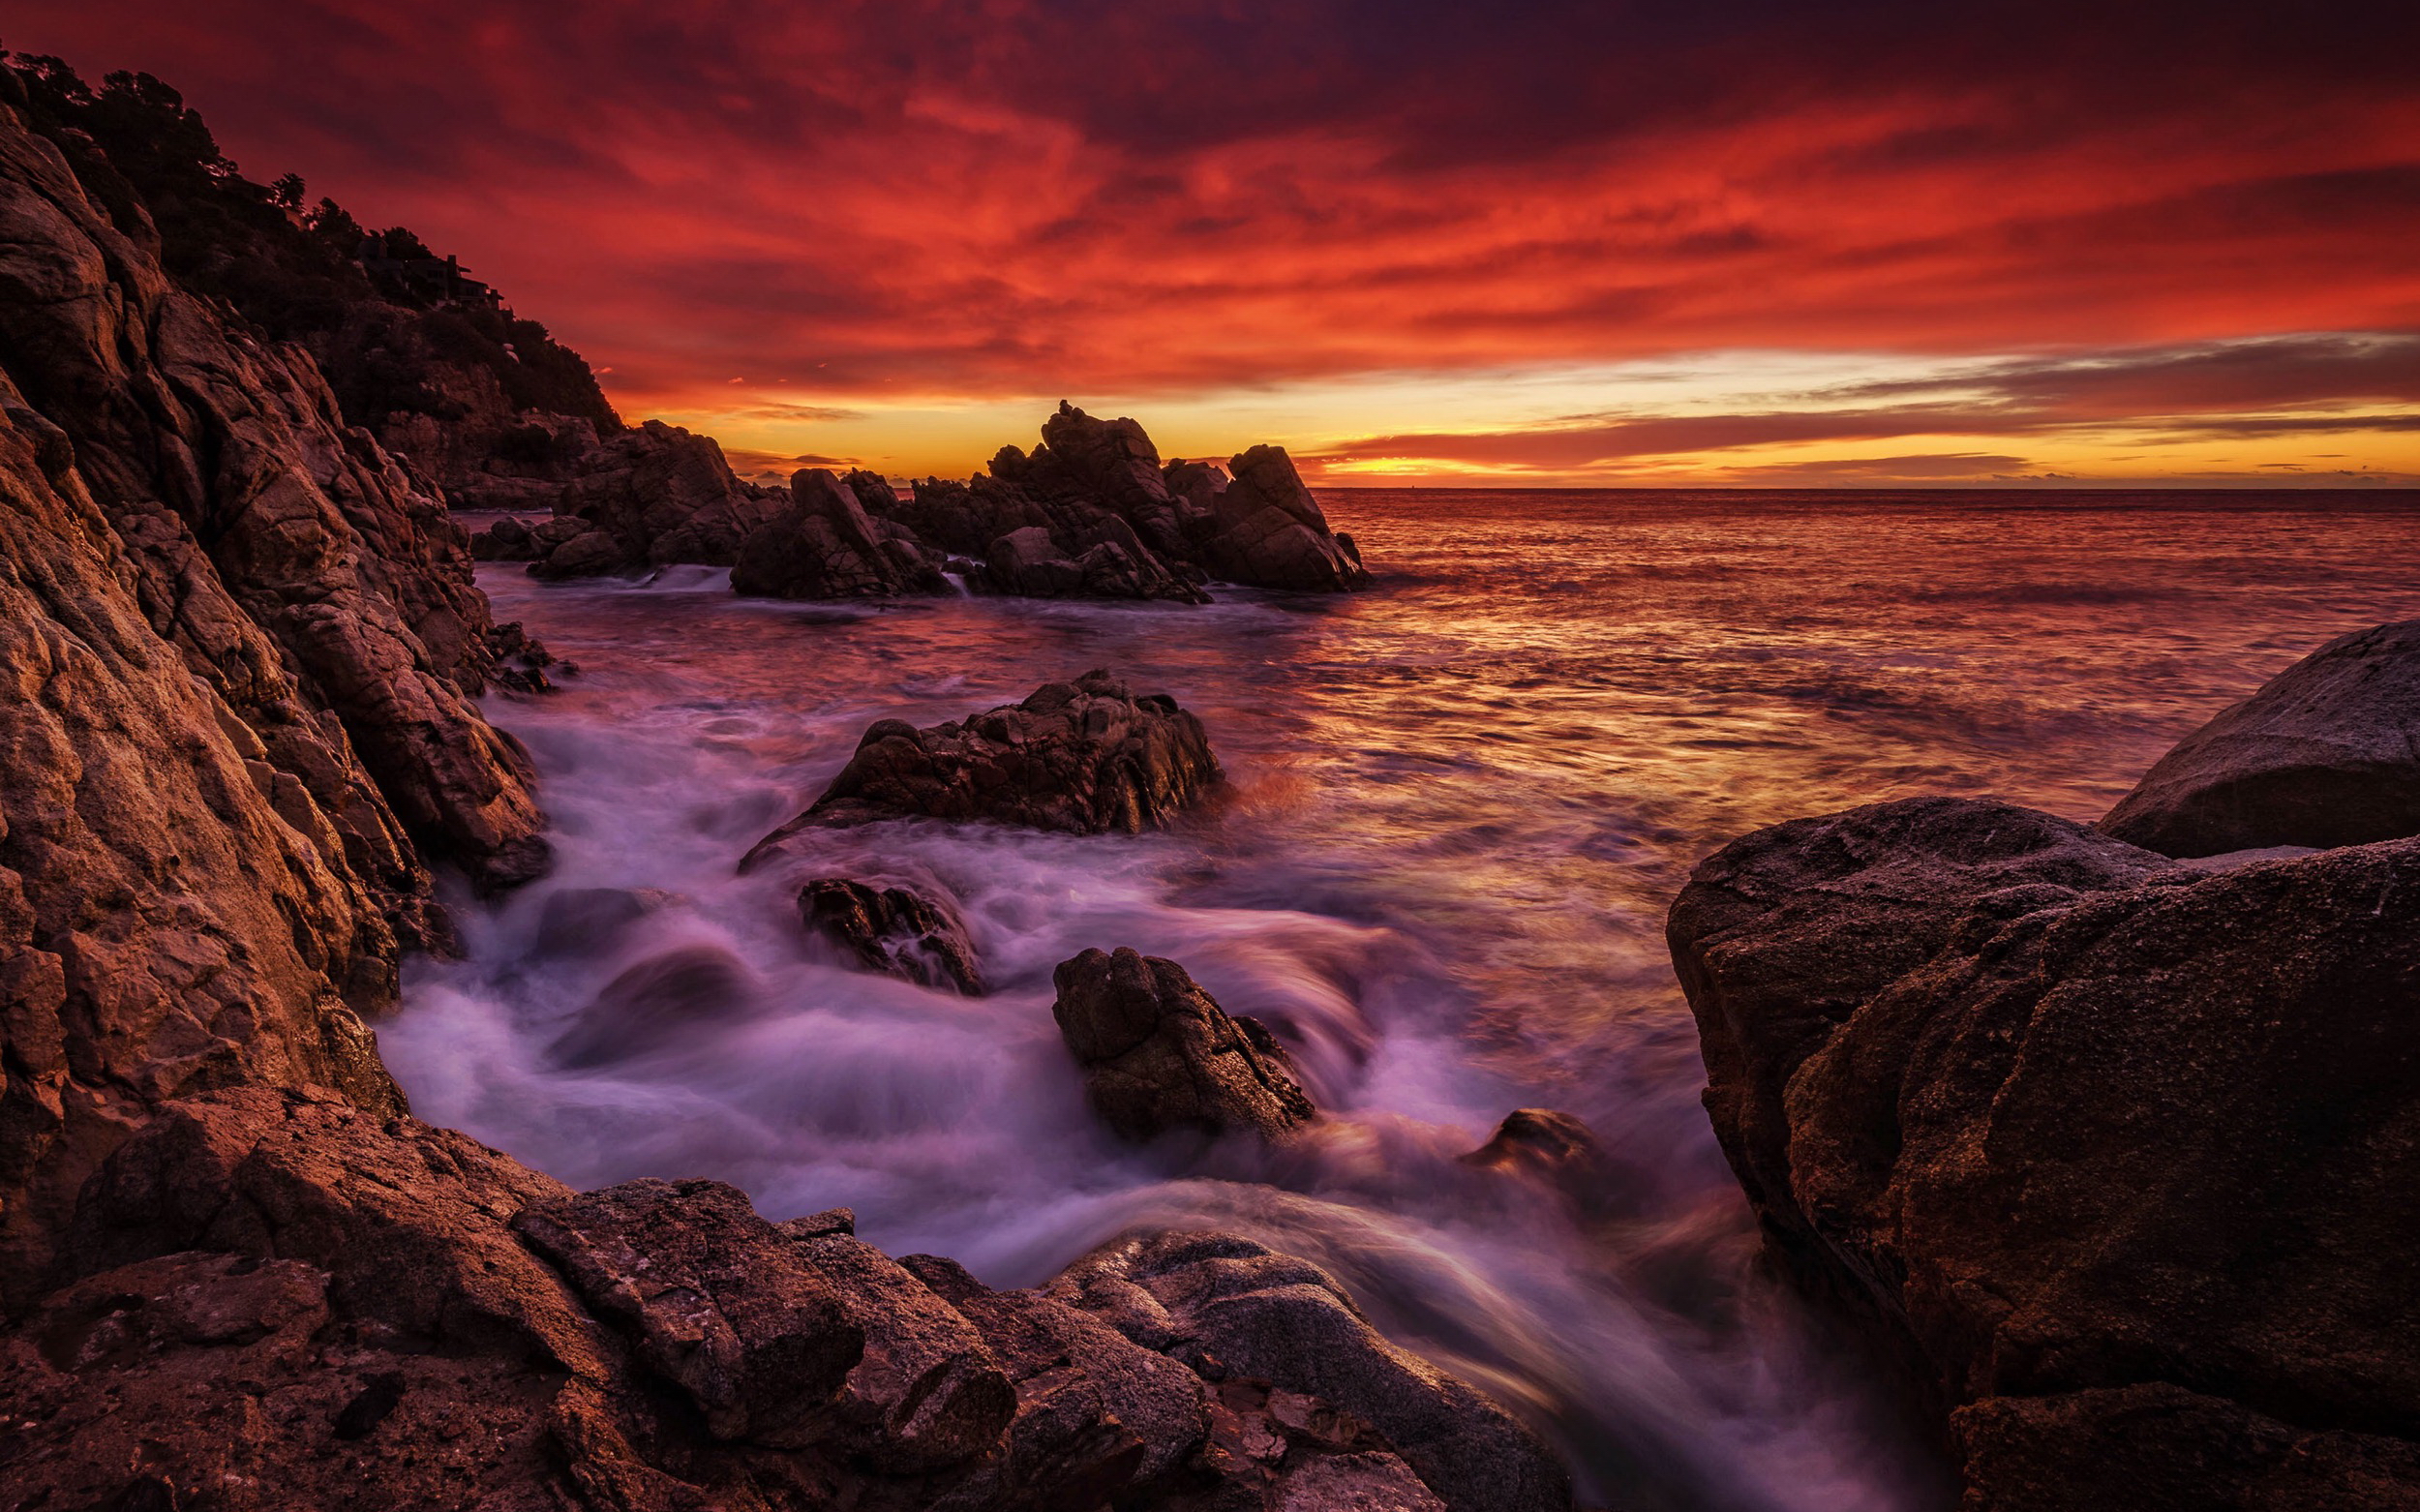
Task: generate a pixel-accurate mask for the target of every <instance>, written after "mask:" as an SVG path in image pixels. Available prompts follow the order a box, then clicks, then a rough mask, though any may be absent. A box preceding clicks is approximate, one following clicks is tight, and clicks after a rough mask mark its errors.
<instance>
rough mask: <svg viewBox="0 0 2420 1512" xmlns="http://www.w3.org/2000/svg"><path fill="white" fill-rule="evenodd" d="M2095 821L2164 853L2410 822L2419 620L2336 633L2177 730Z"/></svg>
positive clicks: (2414, 817)
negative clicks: (2182, 733)
mask: <svg viewBox="0 0 2420 1512" xmlns="http://www.w3.org/2000/svg"><path fill="white" fill-rule="evenodd" d="M2101 828H2102V830H2103V831H2105V832H2108V833H2110V834H2113V835H2116V836H2117V837H2118V838H2119V839H2121V840H2125V841H2128V842H2129V843H2131V844H2134V845H2140V846H2142V847H2144V848H2146V849H2148V850H2154V851H2159V852H2161V853H2162V854H2163V855H2167V856H2216V855H2221V854H2223V853H2225V852H2229V851H2248V850H2260V849H2266V848H2268V847H2270V846H2278V845H2307V846H2320V847H2324V846H2331V845H2364V844H2368V843H2369V842H2371V841H2373V840H2392V839H2400V838H2402V837H2403V836H2405V835H2411V834H2420V620H2405V621H2403V622H2402V623H2400V624H2382V625H2378V626H2376V627H2375V628H2374V629H2368V630H2357V631H2355V632H2353V633H2352V634H2350V635H2344V636H2339V637H2338V638H2337V639H2335V640H2333V641H2330V642H2328V643H2327V644H2326V645H2325V646H2322V647H2320V648H2319V649H2318V650H2315V651H2313V652H2312V653H2311V654H2310V655H2308V656H2305V657H2304V658H2303V659H2302V660H2300V661H2298V662H2296V663H2294V664H2293V665H2292V666H2290V667H2288V668H2286V669H2285V670H2284V672H2281V673H2279V674H2278V675H2277V676H2276V677H2274V678H2272V679H2270V680H2268V682H2267V683H2265V684H2263V685H2262V687H2261V688H2260V690H2259V691H2258V692H2256V693H2254V695H2253V696H2252V697H2250V698H2248V699H2246V700H2244V701H2243V702H2242V703H2240V704H2237V705H2235V706H2234V707H2232V708H2230V709H2227V710H2225V711H2223V712H2221V713H2220V714H2219V715H2218V717H2217V718H2215V719H2212V720H2211V721H2210V722H2209V723H2208V724H2206V725H2203V726H2202V727H2201V728H2200V729H2198V730H2196V731H2194V732H2193V734H2191V735H2189V736H2187V737H2186V738H2185V739H2184V740H2183V741H2180V742H2178V744H2177V746H2176V748H2175V749H2174V750H2171V751H2169V752H2168V753H2167V754H2166V755H2165V756H2163V757H2162V758H2161V759H2160V761H2159V763H2158V765H2156V766H2154V767H2153V768H2152V769H2151V771H2148V772H2146V773H2145V774H2144V776H2143V779H2142V781H2140V782H2139V783H2136V784H2135V786H2134V790H2133V792H2132V793H2129V794H2127V795H2126V797H2125V798H2123V799H2121V800H2120V801H2118V805H2117V806H2116V807H2115V808H2112V809H2110V810H2109V813H2108V816H2107V817H2106V818H2104V819H2102V821H2101Z"/></svg>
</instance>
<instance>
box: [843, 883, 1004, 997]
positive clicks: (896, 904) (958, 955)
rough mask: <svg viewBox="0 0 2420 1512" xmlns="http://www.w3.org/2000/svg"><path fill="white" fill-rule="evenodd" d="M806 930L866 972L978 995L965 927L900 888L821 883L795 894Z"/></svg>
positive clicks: (977, 977)
mask: <svg viewBox="0 0 2420 1512" xmlns="http://www.w3.org/2000/svg"><path fill="white" fill-rule="evenodd" d="M799 917H800V918H801V919H802V921H803V922H805V924H806V927H807V929H808V930H809V931H810V932H811V933H814V934H816V935H819V936H821V937H822V938H824V939H826V940H829V941H831V942H832V944H833V945H836V946H838V947H839V948H840V949H841V950H843V951H845V952H847V953H849V955H850V956H851V957H852V958H854V959H855V960H856V961H857V962H858V963H859V964H860V965H862V966H863V967H865V968H866V969H867V970H868V971H879V972H883V973H885V974H887V975H889V976H893V977H898V978H900V979H902V980H904V981H908V982H914V983H920V984H922V985H923V986H927V987H940V986H951V987H954V988H956V989H957V990H958V991H960V992H962V993H964V994H966V995H967V996H968V997H980V996H982V995H983V974H982V972H981V971H980V970H979V969H978V968H977V966H976V964H975V947H974V945H973V944H972V943H971V942H970V941H969V940H968V939H967V937H966V925H965V924H964V923H963V922H960V921H959V920H958V918H957V917H956V915H954V914H953V913H952V912H951V911H950V910H949V909H948V908H947V907H945V906H944V905H942V904H940V903H937V902H934V901H933V900H931V899H929V898H927V897H924V896H923V894H921V893H918V892H911V891H910V890H908V889H906V888H897V887H892V888H876V887H871V886H868V885H867V884H865V883H862V882H854V881H851V880H849V879H848V878H845V877H823V878H819V879H817V880H816V881H813V882H810V883H808V884H807V885H806V886H805V887H803V888H801V889H800V890H799Z"/></svg>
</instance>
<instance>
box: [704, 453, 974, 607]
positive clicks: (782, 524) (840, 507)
mask: <svg viewBox="0 0 2420 1512" xmlns="http://www.w3.org/2000/svg"><path fill="white" fill-rule="evenodd" d="M790 496H791V497H790V503H789V506H788V507H787V508H784V509H781V510H779V511H777V512H775V513H774V514H773V515H772V516H771V518H769V519H767V520H766V521H765V523H763V524H762V525H759V526H758V527H756V529H753V530H751V531H749V532H748V534H747V535H746V536H745V537H743V538H742V539H741V542H740V545H739V549H738V555H737V561H736V564H735V565H734V566H733V567H732V570H731V586H732V589H733V590H735V591H737V592H740V593H743V594H749V595H753V596H756V597H761V598H879V597H892V596H896V595H899V594H903V593H945V592H948V591H949V588H950V585H949V583H948V582H947V581H946V580H945V579H944V578H943V577H942V575H941V568H940V567H939V565H938V564H936V563H934V562H933V561H931V560H929V559H927V558H926V556H925V554H924V553H923V551H922V550H921V549H920V548H919V547H918V546H916V545H915V544H914V542H913V541H912V539H910V538H909V537H908V536H907V533H906V532H905V531H903V530H900V529H895V528H892V527H889V526H887V525H885V524H884V523H881V522H877V521H876V520H875V519H874V518H873V517H872V516H869V515H868V514H867V513H866V512H865V506H864V505H863V503H862V502H861V501H860V499H859V497H858V495H857V494H855V493H854V492H852V491H851V490H850V489H849V488H847V487H846V486H844V485H843V484H842V483H841V481H840V480H839V479H838V478H836V477H834V476H833V475H832V473H831V472H829V471H827V470H826V469H822V468H807V469H801V470H800V471H799V472H798V473H797V474H796V475H794V476H793V477H792V478H791V480H790Z"/></svg>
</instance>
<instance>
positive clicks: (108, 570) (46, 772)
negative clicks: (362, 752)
mask: <svg viewBox="0 0 2420 1512" xmlns="http://www.w3.org/2000/svg"><path fill="white" fill-rule="evenodd" d="M0 117H5V112H0ZM5 129H6V121H5V119H0V133H4V132H5ZM17 250H19V251H22V248H21V247H20V248H19V249H17ZM7 257H8V254H7V252H5V251H0V298H4V297H6V296H5V287H6V279H7V277H8V268H9V263H8V260H7ZM203 570H204V571H206V570H207V568H206V564H205V565H204V567H203ZM122 575H131V571H130V569H129V567H128V564H127V562H126V559H125V558H124V556H123V554H122V552H121V549H120V547H119V544H118V542H117V540H116V537H115V536H114V534H113V533H112V531H111V529H110V527H109V525H108V523H107V521H106V519H105V518H104V517H103V514H102V512H101V511H100V509H99V508H98V507H96V505H95V504H94V502H93V500H92V499H91V498H90V496H89V495H88V494H87V493H86V491H85V488H84V484H83V480H82V477H81V475H80V474H79V472H78V471H77V470H76V468H75V466H74V463H73V461H72V447H71V446H70V444H69V443H68V442H67V440H66V438H65V437H64V435H63V434H62V433H61V432H60V431H59V430H58V428H57V427H55V426H51V425H49V424H47V422H45V421H43V420H42V418H41V416H40V415H38V414H37V413H36V412H35V411H34V410H33V409H32V408H30V407H29V406H27V405H25V404H24V403H23V401H22V399H21V397H20V396H19V395H18V393H17V391H16V390H15V387H14V386H13V385H12V384H11V383H10V382H9V381H8V380H7V378H5V377H0V677H4V678H5V680H6V683H7V688H8V692H7V696H6V697H0V772H5V774H6V780H5V782H4V783H0V1005H5V1006H4V1007H0V1041H5V1043H6V1047H7V1053H6V1055H5V1056H0V1305H5V1307H6V1308H7V1309H14V1308H15V1306H16V1305H17V1304H18V1303H19V1302H20V1301H21V1300H22V1292H23V1288H24V1287H25V1286H26V1285H28V1284H29V1283H30V1282H31V1280H32V1278H33V1276H34V1275H36V1274H37V1273H39V1272H40V1270H41V1269H42V1268H43V1266H44V1265H45V1262H46V1259H47V1255H48V1252H49V1249H50V1246H51V1243H52V1241H53V1238H54V1236H55V1234H56V1232H57V1229H58V1227H59V1225H62V1224H63V1223H64V1222H65V1220H66V1217H67V1213H68V1209H69V1206H70V1204H72V1203H73V1201H74V1199H75V1195H76V1190H77V1188H78V1187H79V1186H80V1185H81V1184H82V1183H83V1181H84V1179H85V1178H86V1177H87V1176H88V1175H89V1174H90V1173H91V1172H92V1170H93V1169H94V1167H95V1166H96V1165H97V1164H99V1163H100V1161H101V1160H102V1159H103V1158H104V1157H105V1156H106V1155H107V1154H108V1152H109V1151H110V1149H111V1148H113V1147H114V1146H115V1145H116V1144H117V1142H118V1141H119V1140H120V1139H122V1138H123V1137H124V1136H125V1134H126V1131H127V1130H128V1129H129V1128H131V1127H133V1126H134V1125H136V1124H137V1123H139V1122H140V1120H141V1118H142V1116H143V1114H144V1113H145V1111H146V1110H147V1109H148V1107H149V1106H151V1105H153V1104H158V1103H161V1102H165V1101H166V1100H167V1099H170V1098H174V1097H178V1096H181V1095H184V1094H186V1093H190V1092H194V1091H197V1090H200V1089H202V1088H205V1087H209V1086H214V1085H220V1084H224V1083H227V1082H229V1081H248V1082H254V1083H257V1084H265V1085H289V1086H305V1085H311V1086H320V1087H326V1088H331V1089H341V1090H343V1091H345V1092H346V1093H347V1094H348V1095H349V1096H351V1097H353V1098H355V1099H356V1100H358V1101H359V1102H360V1103H362V1104H364V1105H365V1106H370V1107H374V1108H400V1107H401V1106H402V1094H401V1093H400V1092H398V1091H396V1089H395V1087H394V1084H393V1083H392V1082H391V1081H390V1080H389V1079H388V1077H387V1074H386V1072H385V1069H384V1068H383V1067H382V1066H381V1065H379V1063H378V1054H377V1050H376V1048H375V1044H374V1042H373V1040H372V1038H371V1032H370V1030H369V1029H368V1028H367V1027H366V1025H365V1022H364V1021H365V1020H366V1019H370V1018H375V1017H376V1016H377V1015H378V1014H379V1013H383V1012H384V1011H386V1010H387V1009H388V1008H389V1007H390V1006H391V1005H392V1004H393V1002H394V998H395V992H396V979H395V971H396V956H397V939H396V935H395V933H394V930H393V928H392V927H391V925H390V923H389V922H388V921H387V920H386V919H385V918H384V917H382V914H381V910H380V904H381V902H382V901H387V900H390V899H391V898H393V897H394V895H395V894H393V893H387V894H384V895H383V896H382V895H381V894H380V893H379V892H377V891H376V890H374V889H373V888H372V887H371V886H369V885H366V884H364V883H363V882H362V881H360V880H358V879H357V878H356V876H355V875H354V873H353V872H352V871H350V870H349V869H348V868H349V866H350V864H351V862H352V858H351V856H350V854H349V853H348V833H347V832H346V829H345V827H346V826H347V825H348V824H353V823H358V822H359V821H360V818H361V816H360V814H359V813H358V812H357V811H353V810H348V809H345V808H342V807H341V806H340V807H338V808H336V809H335V810H334V811H331V808H330V807H329V806H327V804H326V801H325V800H324V799H323V797H322V795H323V794H326V793H328V792H329V791H330V790H331V788H332V789H333V791H334V793H335V794H336V795H337V796H338V800H339V801H340V803H341V802H342V801H344V800H346V799H349V798H357V799H358V800H359V801H361V802H362V803H364V804H374V805H376V807H375V813H376V815H377V816H378V818H380V819H382V820H383V821H384V822H385V823H386V824H388V825H392V823H393V821H392V816H391V815H389V814H387V813H386V810H385V808H384V805H383V803H382V802H380V801H378V799H377V795H376V790H375V789H368V782H367V778H366V777H365V778H361V779H359V780H360V782H361V786H362V788H363V789H367V793H366V795H365V794H360V793H356V792H355V791H354V790H353V789H351V788H350V786H349V785H348V784H349V783H350V782H351V780H352V777H351V774H350V773H348V771H345V770H343V769H334V770H329V771H325V772H322V771H318V770H317V769H313V770H312V775H313V776H314V777H318V776H321V775H324V776H326V778H327V779H328V785H327V786H320V785H318V784H316V783H314V782H307V781H304V780H300V779H298V778H297V777H296V776H295V775H294V774H293V772H292V771H289V770H288V769H287V767H286V766H281V765H278V764H277V763H276V762H274V761H273V760H272V759H271V758H272V756H273V752H272V751H271V749H270V747H269V746H267V745H266V744H264V743H263V742H262V741H261V740H260V739H259V738H258V737H257V735H256V734H255V733H254V731H253V728H252V726H251V725H249V724H247V723H246V722H245V721H244V720H243V719H242V718H241V717H239V716H238V715H237V714H236V713H235V711H233V710H232V709H231V708H230V707H229V706H228V704H227V701H226V700H224V699H222V698H220V697H219V696H218V694H217V693H216V691H215V690H214V689H213V688H212V687H211V686H210V685H209V684H208V683H207V682H205V681H204V680H201V679H199V678H197V676H196V675H195V674H194V672H193V671H192V669H191V667H190V664H189V663H188V662H187V661H185V660H184V659H183V658H182V657H180V656H179V654H178V652H177V650H176V649H175V648H173V647H171V646H170V645H169V644H168V643H166V641H164V640H162V639H161V638H160V637H159V636H158V635H157V634H155V633H154V631H153V629H152V626H151V625H150V624H149V623H147V622H146V620H145V617H144V614H143V611H142V609H141V607H140V606H139V605H138V604H137V602H136V599H135V598H134V596H133V595H132V594H131V593H130V592H129V591H128V590H127V588H126V586H125V583H124V581H123V576H122ZM244 624H245V630H244V644H245V645H246V646H248V647H250V648H251V649H253V650H258V651H261V652H262V654H263V655H264V657H266V658H269V659H268V660H266V661H265V662H264V664H263V670H264V671H267V670H269V669H272V668H274V667H275V666H276V663H275V661H274V656H275V652H274V650H269V649H268V648H267V647H266V643H265V640H264V639H263V638H262V637H261V636H260V635H259V632H258V631H257V628H254V627H251V626H250V624H249V621H245V622H244ZM287 689H288V692H289V694H290V690H291V684H290V683H289V684H287ZM307 748H308V749H309V750H310V751H311V752H312V753H313V754H314V755H316V756H318V757H319V758H321V759H323V760H326V761H328V762H330V763H331V764H333V763H334V761H335V759H336V753H338V752H343V753H344V754H345V755H346V757H347V759H349V751H348V748H347V747H346V745H345V743H344V738H343V735H342V732H341V731H338V732H335V733H334V734H333V735H325V734H323V735H322V736H321V737H320V739H319V740H318V741H315V742H313V743H311V744H310V745H309V746H308V747H307ZM291 749H292V747H285V746H282V747H281V750H282V751H285V752H287V753H289V754H290V750H291ZM389 838H391V840H392V841H393V842H394V843H395V844H396V845H398V846H399V847H401V849H400V850H399V851H398V852H394V853H390V855H391V856H392V857H393V859H394V860H395V861H396V862H397V863H398V867H399V869H400V870H401V871H402V872H403V873H404V875H403V876H402V877H400V878H399V877H398V876H397V875H396V873H394V872H387V873H383V874H378V882H379V883H381V884H384V885H390V886H396V887H398V888H399V890H400V889H402V888H408V887H409V886H412V885H415V884H416V885H417V886H420V887H422V888H425V886H426V880H427V879H426V874H425V872H419V873H417V874H414V873H412V872H411V870H410V868H411V867H412V866H415V865H416V864H417V862H416V858H412V857H411V856H410V853H409V850H408V845H405V844H404V842H403V840H402V836H401V833H400V831H399V830H398V831H394V832H391V833H390V834H389ZM422 895H425V894H422ZM435 923H437V924H441V919H439V920H437V921H435ZM422 926H423V927H430V926H432V922H430V921H427V920H425V919H424V920H423V921H422Z"/></svg>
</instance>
